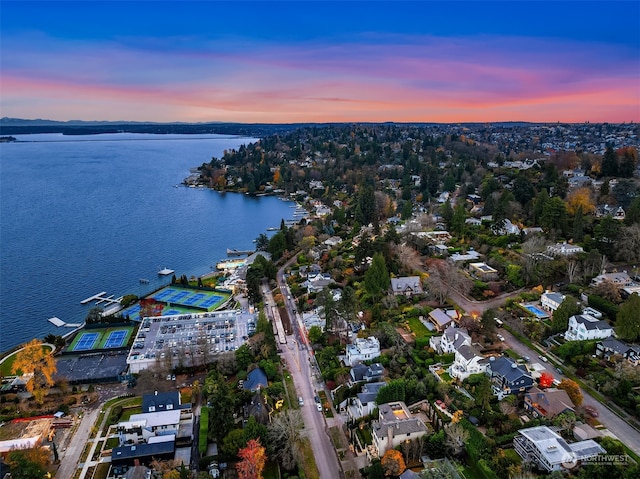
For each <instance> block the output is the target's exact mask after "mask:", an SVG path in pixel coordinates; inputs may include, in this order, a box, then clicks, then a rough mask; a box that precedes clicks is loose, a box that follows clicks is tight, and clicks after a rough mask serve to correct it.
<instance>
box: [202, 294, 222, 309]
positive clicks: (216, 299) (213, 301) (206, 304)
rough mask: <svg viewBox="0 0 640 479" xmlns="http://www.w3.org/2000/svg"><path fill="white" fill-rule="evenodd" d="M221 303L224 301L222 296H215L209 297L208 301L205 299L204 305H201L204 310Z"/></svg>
mask: <svg viewBox="0 0 640 479" xmlns="http://www.w3.org/2000/svg"><path fill="white" fill-rule="evenodd" d="M220 301H222V296H218V295H217V294H213V295H211V296H209V297H208V298H207V299H205V300H204V301H203V302H202V303H200V306H201V307H204V308H210V307H211V306H213V305H214V304H216V303H219V302H220Z"/></svg>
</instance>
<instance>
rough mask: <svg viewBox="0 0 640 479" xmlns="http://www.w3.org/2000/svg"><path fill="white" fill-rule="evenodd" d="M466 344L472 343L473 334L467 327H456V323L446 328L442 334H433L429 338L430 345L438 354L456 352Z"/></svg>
mask: <svg viewBox="0 0 640 479" xmlns="http://www.w3.org/2000/svg"><path fill="white" fill-rule="evenodd" d="M464 344H467V345H470V344H471V336H469V332H468V331H467V330H466V329H465V328H456V327H455V325H450V326H449V327H448V328H447V329H445V330H444V333H443V334H442V336H431V338H430V339H429V346H430V347H432V348H433V349H435V350H436V351H437V352H438V354H448V353H455V352H456V351H457V350H458V348H460V346H462V345H464Z"/></svg>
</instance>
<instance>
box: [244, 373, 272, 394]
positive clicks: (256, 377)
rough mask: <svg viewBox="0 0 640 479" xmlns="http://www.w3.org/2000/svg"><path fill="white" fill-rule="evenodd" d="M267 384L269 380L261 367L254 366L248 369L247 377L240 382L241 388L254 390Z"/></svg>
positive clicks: (258, 389)
mask: <svg viewBox="0 0 640 479" xmlns="http://www.w3.org/2000/svg"><path fill="white" fill-rule="evenodd" d="M268 386H269V380H268V379H267V375H266V374H265V372H264V371H263V370H262V368H255V369H252V370H251V371H249V374H247V379H246V380H245V381H244V383H242V387H243V389H246V390H247V391H251V392H256V391H260V389H264V388H266V387H268Z"/></svg>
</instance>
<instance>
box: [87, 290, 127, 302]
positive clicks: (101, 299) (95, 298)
mask: <svg viewBox="0 0 640 479" xmlns="http://www.w3.org/2000/svg"><path fill="white" fill-rule="evenodd" d="M105 294H107V292H106V291H102V292H101V293H98V294H94V295H93V296H89V297H88V298H86V299H83V300H82V301H80V304H87V303H90V302H91V301H95V302H96V304H100V303H109V304H115V303H118V304H120V300H121V299H122V297H120V298H115V299H114V298H113V294H112V295H110V296H105Z"/></svg>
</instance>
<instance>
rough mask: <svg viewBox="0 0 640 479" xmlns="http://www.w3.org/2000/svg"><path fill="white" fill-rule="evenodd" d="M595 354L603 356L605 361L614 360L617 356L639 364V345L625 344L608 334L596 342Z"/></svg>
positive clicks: (635, 364)
mask: <svg viewBox="0 0 640 479" xmlns="http://www.w3.org/2000/svg"><path fill="white" fill-rule="evenodd" d="M596 356H598V357H601V358H604V359H606V360H607V361H611V360H614V359H615V358H616V356H618V357H621V358H624V359H626V360H627V361H629V362H630V363H631V364H633V365H634V366H637V365H638V364H640V345H638V344H627V343H625V342H624V341H620V340H619V339H616V338H614V337H611V336H609V337H608V338H605V339H603V340H602V341H598V342H597V343H596Z"/></svg>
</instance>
